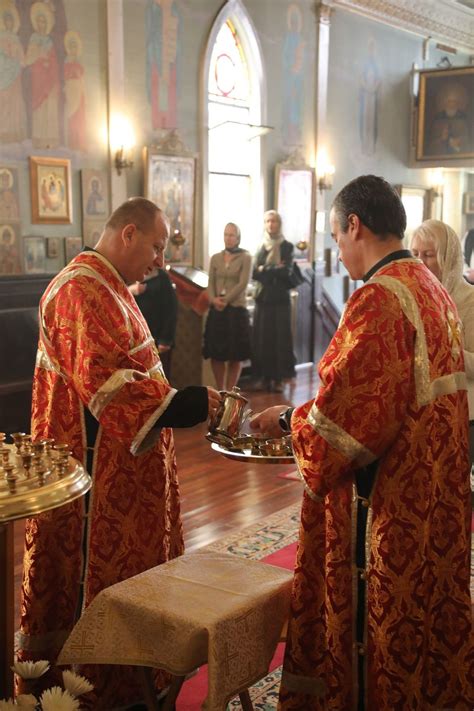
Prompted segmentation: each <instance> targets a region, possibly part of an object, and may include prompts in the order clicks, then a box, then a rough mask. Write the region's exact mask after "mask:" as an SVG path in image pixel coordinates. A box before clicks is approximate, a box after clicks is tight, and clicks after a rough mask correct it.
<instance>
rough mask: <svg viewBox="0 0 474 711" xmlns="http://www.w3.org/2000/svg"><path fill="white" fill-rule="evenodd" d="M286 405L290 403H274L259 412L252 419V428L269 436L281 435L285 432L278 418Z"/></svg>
mask: <svg viewBox="0 0 474 711" xmlns="http://www.w3.org/2000/svg"><path fill="white" fill-rule="evenodd" d="M286 407H288V405H274V406H273V407H267V409H266V410H263V411H262V412H259V413H257V414H256V415H254V416H253V417H252V419H251V420H250V429H251V430H254V431H256V432H260V434H263V435H267V437H281V436H282V435H283V434H284V433H283V430H282V429H281V427H280V425H279V424H278V418H279V417H280V413H281V411H282V410H284V409H285V408H286Z"/></svg>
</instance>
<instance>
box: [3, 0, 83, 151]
mask: <svg viewBox="0 0 474 711" xmlns="http://www.w3.org/2000/svg"><path fill="white" fill-rule="evenodd" d="M81 53H82V41H81V38H80V36H79V34H78V33H77V32H75V31H68V28H67V20H66V14H65V10H64V4H63V0H43V1H42V2H38V1H34V0H22V1H21V2H18V0H17V2H15V0H1V1H0V143H1V144H4V145H5V144H15V143H24V142H27V143H26V144H25V148H26V149H29V148H31V147H33V148H58V147H60V146H64V147H67V148H70V149H71V150H72V151H81V152H85V151H86V150H87V146H86V115H85V91H84V67H83V66H82V64H81V62H80V57H81ZM29 141H31V144H30V143H29Z"/></svg>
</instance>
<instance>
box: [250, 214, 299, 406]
mask: <svg viewBox="0 0 474 711" xmlns="http://www.w3.org/2000/svg"><path fill="white" fill-rule="evenodd" d="M263 220H264V228H265V232H264V237H263V244H262V245H261V247H260V249H259V251H258V252H257V255H256V257H255V263H254V268H253V273H252V278H253V279H254V280H255V281H256V282H257V289H256V296H255V315H254V324H253V363H252V365H253V372H254V375H256V376H257V377H258V378H261V387H263V388H264V389H265V390H268V391H270V392H283V380H284V379H286V378H292V377H294V375H295V355H294V353H293V337H292V333H291V310H290V289H291V288H292V285H291V281H290V278H291V277H290V275H291V270H292V266H293V245H292V244H291V242H288V241H287V240H286V239H285V238H284V236H283V235H282V232H281V217H280V215H279V214H278V212H276V210H268V212H266V213H265V214H264V216H263Z"/></svg>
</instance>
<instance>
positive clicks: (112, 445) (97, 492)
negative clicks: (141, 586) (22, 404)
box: [20, 251, 184, 711]
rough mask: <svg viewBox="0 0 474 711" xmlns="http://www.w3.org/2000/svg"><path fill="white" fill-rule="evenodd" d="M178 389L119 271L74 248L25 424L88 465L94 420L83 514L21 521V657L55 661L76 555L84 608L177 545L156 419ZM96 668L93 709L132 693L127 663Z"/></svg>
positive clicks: (51, 289)
mask: <svg viewBox="0 0 474 711" xmlns="http://www.w3.org/2000/svg"><path fill="white" fill-rule="evenodd" d="M175 392H176V391H175V390H174V389H173V388H171V386H170V385H169V383H168V382H167V380H166V378H165V376H164V374H163V370H162V367H161V363H160V359H159V356H158V352H157V349H156V347H155V343H154V340H153V338H152V336H151V334H150V332H149V330H148V326H147V324H146V322H145V320H144V318H143V316H142V315H141V312H140V311H139V309H138V307H137V305H136V303H135V299H134V298H133V296H132V295H131V294H130V292H129V290H128V289H127V286H126V285H125V283H124V281H123V279H122V278H121V277H120V275H119V274H118V272H117V271H116V270H115V269H114V267H113V266H112V265H111V264H110V263H109V262H108V261H107V260H106V259H105V258H104V257H102V256H101V255H100V254H98V253H97V252H94V251H88V252H83V253H81V254H80V255H78V256H77V257H76V258H75V259H74V260H73V261H72V262H71V263H70V264H69V265H68V266H67V267H66V268H65V269H64V270H63V271H62V272H61V273H60V274H59V275H58V276H57V277H56V278H55V279H53V281H52V282H51V284H50V285H49V286H48V289H47V290H46V292H45V294H44V295H43V297H42V300H41V305H40V338H39V346H38V354H37V361H36V369H35V377H34V386H33V408H32V430H31V431H32V435H33V438H35V439H38V438H45V437H53V438H54V439H55V440H56V442H66V443H67V444H69V446H70V448H71V450H72V452H73V456H74V457H76V458H77V459H78V460H80V461H81V462H83V463H84V465H85V464H86V457H87V442H86V424H85V422H86V418H85V412H86V408H87V410H88V411H89V412H90V413H91V414H92V416H93V417H94V418H95V419H96V420H97V421H98V423H99V430H98V433H97V437H96V439H95V445H94V451H93V464H92V472H90V473H91V474H92V476H93V487H92V490H91V495H90V503H89V513H88V518H87V520H86V519H85V518H84V512H85V507H84V501H83V500H82V499H81V500H78V501H77V502H74V503H72V504H69V505H67V506H63V507H62V508H59V509H55V510H53V511H50V512H47V513H44V514H41V515H40V516H38V517H36V518H33V519H30V520H28V521H27V524H26V544H25V558H24V573H23V586H22V605H21V640H20V646H21V654H20V656H21V657H22V658H24V659H26V658H34V659H38V658H40V659H41V658H43V659H51V660H52V661H54V659H55V658H56V656H57V653H58V651H59V650H60V648H61V646H62V644H63V642H64V641H65V639H66V637H67V636H68V634H69V632H70V631H71V629H72V627H73V625H74V622H75V616H76V612H77V605H78V600H79V590H80V584H81V569H82V567H83V557H84V556H85V558H86V562H85V566H84V568H85V575H84V592H83V598H84V604H85V605H88V604H89V603H90V602H91V601H92V599H93V598H94V597H95V596H96V595H97V593H98V592H99V591H100V590H102V589H103V588H105V587H107V586H109V585H112V584H114V583H116V582H119V581H121V580H124V579H126V578H129V577H131V576H133V575H136V574H138V573H141V572H143V571H144V570H147V569H148V568H151V567H153V566H156V565H158V564H160V563H163V562H164V561H167V560H170V559H171V558H174V557H176V556H178V555H180V554H181V553H182V552H183V549H184V546H183V535H182V526H181V518H180V507H179V491H178V481H177V476H176V460H175V450H174V443H173V434H172V431H171V430H170V429H168V428H163V429H161V430H160V429H158V428H154V425H155V423H156V421H157V420H158V419H159V417H160V416H161V415H162V414H163V412H164V411H165V410H166V408H167V407H168V405H169V403H170V402H171V400H172V398H173V396H174V394H175ZM89 417H90V416H89ZM84 532H85V533H86V536H87V545H86V546H85V549H83V533H84ZM96 672H97V678H93V679H92V681H93V683H94V684H95V685H96V688H97V690H98V692H99V696H100V702H99V701H97V703H95V705H94V708H95V709H99V708H100V709H108V711H110V709H112V708H113V707H114V706H115V704H116V703H117V701H119V702H120V703H121V704H124V703H126V702H127V701H128V697H127V694H129V695H131V696H130V698H131V700H132V701H134V700H135V699H136V698H137V697H136V696H134V695H133V694H134V691H135V686H134V681H133V673H132V670H131V669H127V668H122V669H120V668H118V667H116V668H115V670H113V669H112V668H107V667H97V668H96ZM96 672H93V671H92V670H88V673H87V675H88V676H89V677H90V676H91V674H92V673H94V674H95V673H96ZM104 689H105V691H104Z"/></svg>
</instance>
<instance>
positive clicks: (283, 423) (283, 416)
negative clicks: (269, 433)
mask: <svg viewBox="0 0 474 711" xmlns="http://www.w3.org/2000/svg"><path fill="white" fill-rule="evenodd" d="M293 410H294V408H293V407H286V408H285V409H284V410H282V411H281V412H280V414H279V416H278V424H279V425H280V428H281V430H282V431H283V432H285V434H288V432H290V431H291V416H292V414H293Z"/></svg>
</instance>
